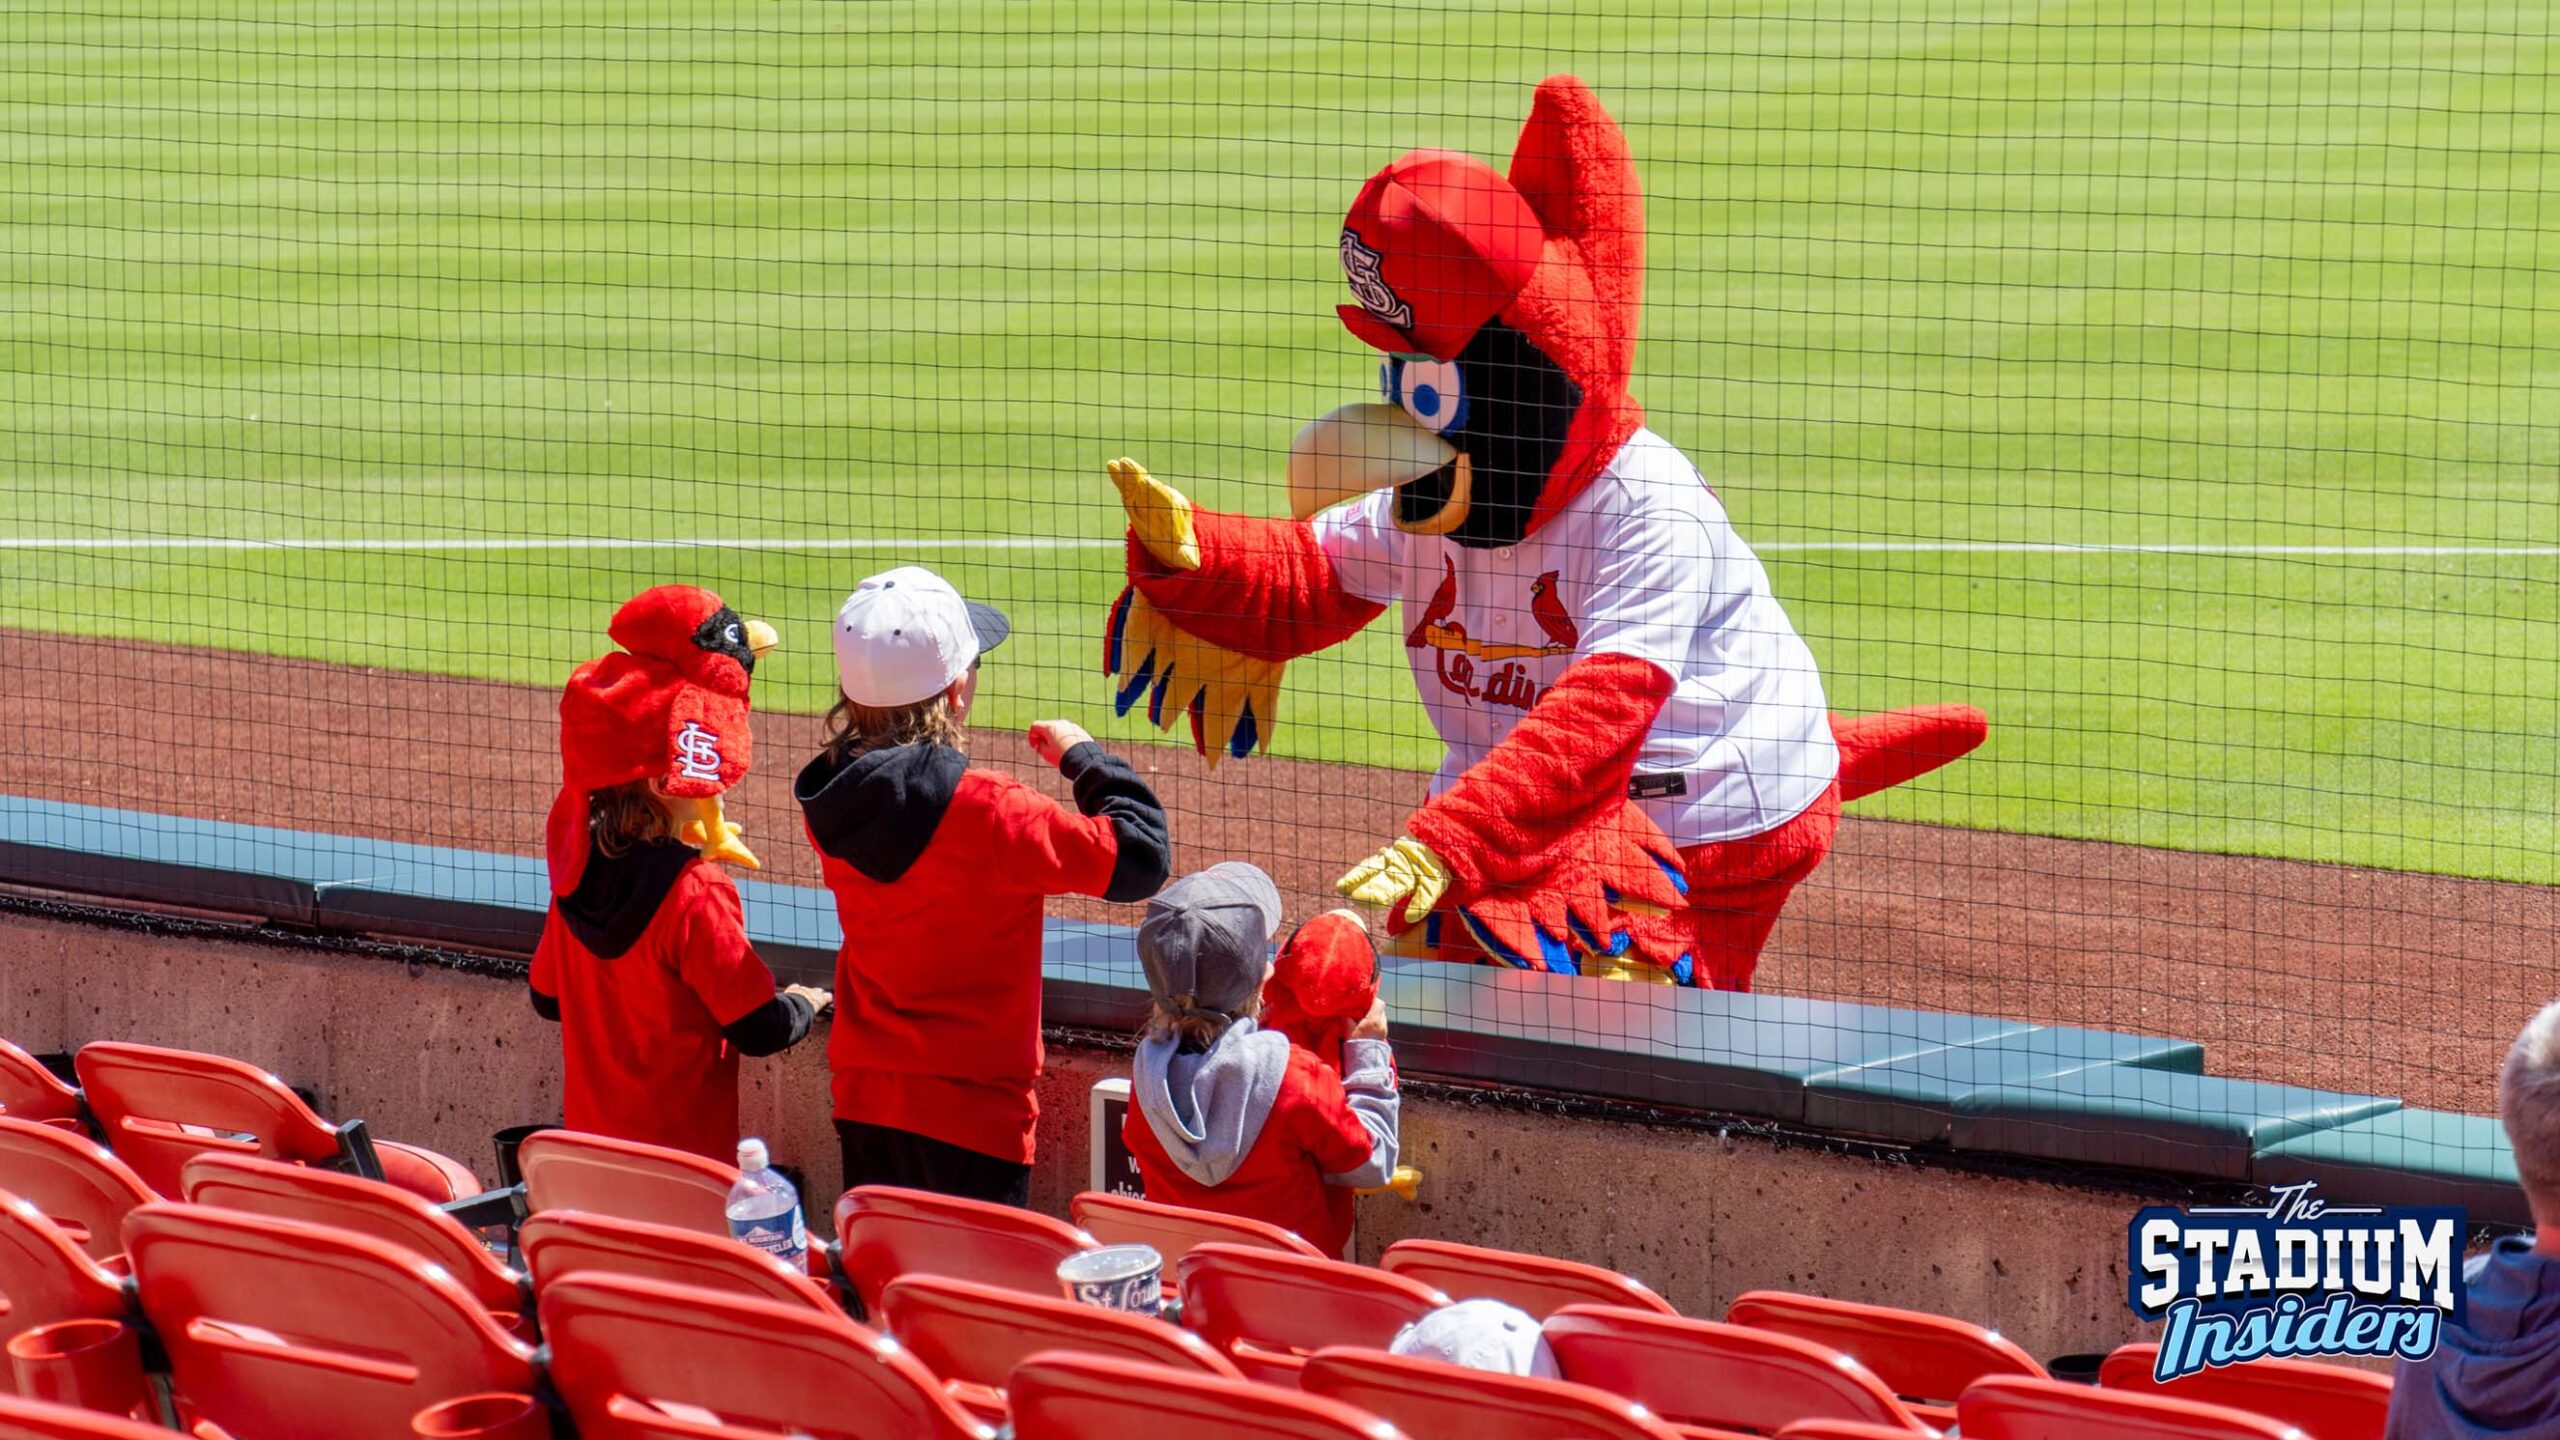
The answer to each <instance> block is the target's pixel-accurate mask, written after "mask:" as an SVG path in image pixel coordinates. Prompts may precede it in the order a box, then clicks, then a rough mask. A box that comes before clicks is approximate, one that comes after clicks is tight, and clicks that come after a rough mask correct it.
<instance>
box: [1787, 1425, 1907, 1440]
mask: <svg viewBox="0 0 2560 1440" xmlns="http://www.w3.org/2000/svg"><path fill="white" fill-rule="evenodd" d="M1910 1433H1911V1432H1910V1431H1908V1430H1905V1429H1903V1428H1902V1427H1901V1426H1899V1425H1870V1424H1868V1423H1867V1422H1866V1421H1864V1420H1799V1421H1797V1422H1796V1423H1794V1424H1793V1425H1788V1426H1785V1427H1783V1428H1781V1429H1780V1430H1779V1431H1778V1440H1904V1437H1906V1436H1908V1435H1909V1434H1910ZM1933 1433H1934V1432H1933Z"/></svg>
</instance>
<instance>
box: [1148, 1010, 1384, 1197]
mask: <svg viewBox="0 0 2560 1440" xmlns="http://www.w3.org/2000/svg"><path fill="white" fill-rule="evenodd" d="M1342 1063H1343V1064H1344V1066H1346V1067H1347V1073H1346V1074H1344V1075H1343V1077H1342V1091H1343V1098H1344V1099H1346V1100H1348V1101H1349V1102H1350V1105H1351V1112H1352V1113H1353V1114H1355V1115H1357V1116H1359V1117H1360V1124H1361V1126H1362V1127H1363V1128H1364V1129H1366V1130H1367V1131H1368V1132H1369V1159H1368V1162H1367V1163H1366V1164H1363V1165H1361V1166H1360V1167H1359V1168H1357V1169H1355V1170H1348V1171H1345V1172H1343V1173H1342V1174H1339V1175H1327V1176H1326V1177H1324V1178H1325V1180H1326V1181H1327V1182H1328V1183H1330V1184H1334V1185H1354V1186H1373V1185H1384V1184H1385V1183H1387V1177H1388V1176H1390V1175H1393V1174H1394V1173H1395V1169H1396V1111H1397V1108H1398V1107H1397V1099H1396V1081H1395V1059H1394V1053H1393V1052H1392V1051H1390V1050H1389V1049H1388V1048H1387V1042H1385V1041H1384V1040H1346V1041H1344V1042H1343V1045H1342ZM1288 1070H1289V1040H1288V1037H1287V1036H1285V1035H1282V1034H1281V1033H1280V1032H1279V1031H1277V1030H1264V1029H1260V1028H1258V1027H1257V1026H1255V1024H1254V1023H1253V1022H1252V1021H1251V1020H1248V1019H1239V1020H1237V1021H1235V1022H1234V1023H1232V1024H1230V1025H1229V1026H1228V1027H1227V1029H1226V1032H1225V1033H1224V1034H1221V1035H1220V1036H1219V1037H1218V1039H1217V1041H1216V1043H1214V1044H1212V1045H1211V1046H1210V1047H1209V1048H1208V1049H1206V1050H1203V1051H1199V1052H1197V1053H1194V1054H1188V1055H1186V1054H1183V1053H1182V1052H1181V1051H1180V1050H1179V1049H1177V1048H1176V1046H1175V1042H1173V1041H1172V1040H1164V1039H1147V1040H1141V1041H1139V1042H1138V1061H1137V1064H1136V1065H1135V1066H1134V1067H1133V1068H1132V1071H1131V1074H1130V1077H1129V1090H1130V1099H1131V1101H1132V1102H1133V1103H1134V1104H1136V1105H1137V1107H1138V1113H1140V1114H1142V1115H1144V1116H1146V1117H1147V1124H1148V1125H1149V1126H1150V1127H1152V1128H1153V1129H1154V1130H1155V1133H1156V1139H1157V1140H1158V1141H1160V1142H1162V1144H1163V1145H1164V1152H1165V1154H1166V1156H1167V1157H1169V1158H1170V1159H1171V1160H1172V1161H1173V1163H1174V1164H1175V1165H1176V1166H1177V1167H1179V1168H1180V1169H1181V1171H1182V1173H1183V1174H1185V1175H1188V1176H1190V1177H1191V1178H1192V1179H1194V1180H1197V1181H1199V1182H1200V1183H1201V1184H1203V1185H1219V1184H1224V1183H1225V1181H1226V1178H1227V1177H1228V1176H1230V1175H1233V1174H1234V1173H1235V1172H1236V1167H1237V1166H1239V1165H1241V1164H1243V1163H1244V1158H1245V1156H1246V1155H1247V1154H1249V1153H1251V1152H1252V1150H1253V1142H1254V1141H1255V1140H1256V1139H1258V1138H1259V1137H1260V1136H1261V1134H1262V1122H1264V1121H1265V1120H1268V1119H1270V1118H1271V1107H1272V1104H1273V1102H1275V1101H1277V1100H1278V1099H1279V1097H1280V1082H1281V1079H1282V1077H1283V1076H1285V1075H1286V1074H1287V1073H1288Z"/></svg>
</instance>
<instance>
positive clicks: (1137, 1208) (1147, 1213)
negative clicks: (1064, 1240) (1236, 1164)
mask: <svg viewBox="0 0 2560 1440" xmlns="http://www.w3.org/2000/svg"><path fill="white" fill-rule="evenodd" d="M1067 1216H1068V1218H1069V1219H1071V1220H1073V1221H1075V1223H1076V1224H1078V1225H1080V1226H1083V1227H1084V1229H1085V1232H1086V1233H1087V1234H1089V1235H1091V1236H1093V1238H1094V1239H1096V1240H1099V1241H1101V1242H1102V1243H1103V1244H1105V1245H1152V1246H1154V1247H1155V1249H1156V1253H1157V1254H1159V1255H1162V1256H1163V1257H1164V1264H1165V1270H1166V1273H1167V1274H1168V1275H1169V1274H1171V1272H1172V1270H1173V1267H1174V1266H1175V1265H1177V1264H1180V1263H1181V1261H1182V1257H1183V1256H1185V1255H1188V1254H1190V1253H1191V1247H1192V1246H1194V1245H1207V1244H1218V1245H1245V1246H1251V1247H1254V1248H1257V1249H1262V1250H1282V1251H1286V1252H1287V1253H1289V1254H1291V1255H1312V1256H1314V1257H1316V1258H1317V1259H1320V1260H1329V1259H1332V1258H1333V1257H1332V1256H1329V1255H1327V1254H1325V1253H1324V1252H1323V1251H1321V1250H1319V1249H1317V1248H1316V1247H1315V1246H1313V1245H1311V1244H1309V1243H1308V1242H1307V1241H1306V1240H1304V1239H1302V1238H1300V1236H1299V1235H1298V1233H1297V1232H1296V1231H1294V1230H1284V1229H1282V1228H1281V1227H1279V1226H1277V1225H1274V1224H1272V1223H1271V1222H1270V1221H1268V1220H1248V1219H1246V1218H1245V1217H1244V1216H1241V1215H1220V1214H1217V1213H1216V1212H1214V1211H1209V1210H1193V1209H1189V1208H1187V1207H1185V1206H1181V1205H1162V1204H1158V1203H1157V1202H1155V1201H1153V1200H1141V1199H1138V1198H1137V1197H1136V1196H1134V1195H1114V1194H1111V1193H1110V1192H1108V1191H1104V1190H1087V1191H1086V1192H1084V1193H1083V1194H1081V1195H1078V1196H1077V1197H1076V1198H1075V1199H1074V1200H1073V1201H1071V1202H1069V1204H1068V1208H1067Z"/></svg>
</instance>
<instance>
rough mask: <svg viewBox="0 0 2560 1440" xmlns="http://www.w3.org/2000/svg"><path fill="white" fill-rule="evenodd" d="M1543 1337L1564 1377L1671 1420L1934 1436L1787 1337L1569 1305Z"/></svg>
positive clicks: (1860, 1378) (1828, 1353)
mask: <svg viewBox="0 0 2560 1440" xmlns="http://www.w3.org/2000/svg"><path fill="white" fill-rule="evenodd" d="M1546 1336H1547V1345H1548V1347H1549V1348H1550V1349H1552V1350H1553V1351H1554V1352H1555V1357H1556V1366H1557V1368H1558V1369H1559V1370H1561V1371H1562V1372H1563V1374H1564V1378H1565V1379H1567V1380H1570V1381H1573V1382H1574V1383H1576V1384H1578V1385H1589V1386H1591V1387H1592V1388H1594V1389H1598V1390H1606V1391H1608V1392H1609V1393H1610V1394H1612V1395H1623V1396H1625V1397H1626V1398H1627V1399H1629V1400H1634V1401H1638V1402H1640V1403H1642V1404H1643V1405H1644V1406H1645V1407H1646V1408H1647V1409H1649V1410H1651V1411H1652V1412H1653V1413H1654V1414H1656V1415H1659V1416H1661V1417H1662V1418H1663V1419H1665V1420H1668V1421H1671V1422H1672V1423H1674V1424H1677V1425H1692V1426H1723V1427H1726V1428H1728V1429H1735V1430H1753V1431H1760V1432H1767V1431H1771V1430H1775V1429H1777V1428H1778V1427H1780V1426H1782V1425H1785V1424H1788V1423H1790V1422H1792V1421H1797V1420H1804V1419H1808V1418H1815V1417H1820V1418H1827V1419H1838V1420H1860V1421H1866V1422H1869V1423H1872V1424H1878V1425H1883V1426H1887V1427H1889V1428H1891V1429H1893V1430H1895V1431H1896V1432H1898V1433H1900V1434H1904V1435H1934V1434H1936V1433H1937V1432H1936V1431H1935V1430H1932V1429H1931V1428H1930V1427H1929V1426H1927V1425H1925V1424H1923V1423H1921V1421H1920V1419H1919V1417H1917V1416H1915V1415H1913V1414H1912V1413H1911V1412H1910V1411H1909V1410H1908V1409H1906V1408H1904V1406H1903V1404H1902V1402H1901V1401H1899V1400H1897V1399H1895V1398H1894V1396H1893V1392H1892V1391H1890V1390H1888V1389H1886V1388H1885V1386H1884V1382H1883V1381H1881V1380H1878V1379H1877V1378H1876V1377H1875V1376H1873V1375H1871V1374H1869V1373H1868V1372H1867V1369H1866V1367H1865V1366H1863V1365H1860V1364H1859V1363H1858V1362H1856V1361H1854V1360H1851V1359H1850V1358H1849V1357H1847V1356H1845V1355H1843V1354H1841V1353H1840V1352H1839V1351H1837V1350H1832V1349H1828V1348H1825V1347H1824V1346H1820V1345H1816V1344H1814V1343H1812V1342H1811V1341H1808V1340H1798V1339H1796V1338H1795V1337H1794V1336H1792V1335H1780V1334H1777V1333H1775V1332H1774V1331H1768V1330H1751V1329H1746V1328H1744V1327H1743V1326H1740V1325H1725V1324H1720V1323H1718V1322H1716V1321H1713V1320H1691V1319H1687V1318H1685V1317H1683V1316H1678V1315H1656V1314H1653V1313H1652V1312H1650V1311H1642V1310H1624V1309H1619V1308H1616V1307H1612V1306H1605V1305H1568V1306H1566V1307H1565V1308H1564V1309H1562V1310H1559V1311H1557V1312H1556V1313H1555V1314H1553V1315H1550V1316H1548V1317H1547V1323H1546Z"/></svg>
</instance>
